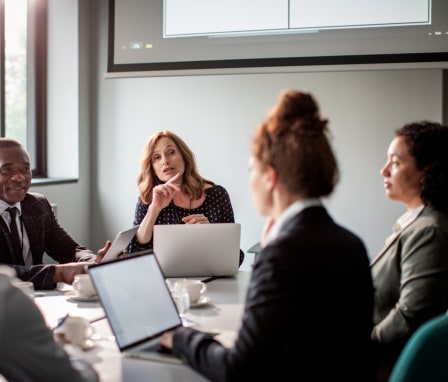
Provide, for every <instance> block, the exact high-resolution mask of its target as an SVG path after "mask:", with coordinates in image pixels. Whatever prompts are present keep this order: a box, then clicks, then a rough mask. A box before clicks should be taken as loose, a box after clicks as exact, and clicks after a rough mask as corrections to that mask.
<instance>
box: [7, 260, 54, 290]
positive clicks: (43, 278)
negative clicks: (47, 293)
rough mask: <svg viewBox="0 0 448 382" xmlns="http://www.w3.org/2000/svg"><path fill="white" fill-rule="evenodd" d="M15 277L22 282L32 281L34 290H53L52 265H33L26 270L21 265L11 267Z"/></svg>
mask: <svg viewBox="0 0 448 382" xmlns="http://www.w3.org/2000/svg"><path fill="white" fill-rule="evenodd" d="M12 267H14V269H15V270H16V273H17V277H18V278H19V279H21V280H23V281H32V282H33V284H34V288H35V289H54V288H56V284H55V283H54V282H53V277H54V265H50V264H47V265H33V266H32V267H31V268H29V269H27V268H26V267H24V266H23V265H12Z"/></svg>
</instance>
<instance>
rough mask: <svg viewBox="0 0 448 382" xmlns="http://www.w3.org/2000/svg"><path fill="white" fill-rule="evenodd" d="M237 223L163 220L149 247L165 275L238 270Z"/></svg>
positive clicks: (225, 273)
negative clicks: (187, 222)
mask: <svg viewBox="0 0 448 382" xmlns="http://www.w3.org/2000/svg"><path fill="white" fill-rule="evenodd" d="M240 237H241V224H239V223H213V224H163V225H155V226H154V230H153V243H154V246H153V249H154V253H155V254H156V256H157V259H158V260H159V263H160V266H161V268H162V271H163V273H164V275H165V277H213V276H233V275H235V274H236V273H237V272H238V268H239V256H240Z"/></svg>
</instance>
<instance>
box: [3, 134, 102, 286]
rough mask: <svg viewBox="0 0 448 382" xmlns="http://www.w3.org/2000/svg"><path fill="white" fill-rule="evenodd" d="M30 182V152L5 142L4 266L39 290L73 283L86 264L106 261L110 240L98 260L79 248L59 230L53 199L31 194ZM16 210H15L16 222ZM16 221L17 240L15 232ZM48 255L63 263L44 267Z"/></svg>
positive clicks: (6, 139) (64, 232) (63, 231)
mask: <svg viewBox="0 0 448 382" xmlns="http://www.w3.org/2000/svg"><path fill="white" fill-rule="evenodd" d="M31 179H32V173H31V165H30V158H29V155H28V153H27V151H26V150H25V148H24V147H23V146H22V145H21V144H20V142H18V141H16V140H13V139H9V138H0V214H1V217H0V262H1V263H4V264H10V265H11V266H13V267H14V268H15V270H16V272H17V275H18V276H19V278H21V279H22V280H29V281H32V282H33V283H34V286H35V288H36V289H52V288H54V287H55V286H56V283H58V282H65V283H68V284H71V283H72V282H73V279H74V276H75V275H76V274H79V273H84V272H85V266H86V264H88V263H91V262H95V261H96V262H100V261H101V259H102V258H103V256H104V254H105V253H106V252H107V250H108V249H109V246H110V241H107V242H106V245H105V247H104V248H102V249H100V250H99V251H98V253H97V255H95V254H94V253H93V252H92V251H90V250H88V249H87V248H86V247H83V246H80V245H79V244H78V243H77V242H76V241H75V240H74V239H73V238H72V237H71V236H70V235H69V234H68V233H67V232H66V231H65V230H64V228H62V227H61V226H60V225H59V223H58V221H57V218H56V216H55V215H54V212H53V209H52V207H51V205H50V203H49V201H48V199H47V198H46V197H45V196H44V195H41V194H38V193H30V192H28V191H29V188H30V187H31ZM11 208H15V209H16V216H15V217H12V216H14V215H10V212H9V209H11ZM14 221H15V223H16V226H17V231H18V238H17V239H18V240H14V235H13V233H12V232H13V228H12V227H13V225H12V223H14ZM45 253H46V254H48V256H50V257H51V258H52V259H54V260H55V261H56V262H57V263H58V264H52V265H48V264H47V265H45V264H42V261H43V260H42V259H43V255H44V254H45Z"/></svg>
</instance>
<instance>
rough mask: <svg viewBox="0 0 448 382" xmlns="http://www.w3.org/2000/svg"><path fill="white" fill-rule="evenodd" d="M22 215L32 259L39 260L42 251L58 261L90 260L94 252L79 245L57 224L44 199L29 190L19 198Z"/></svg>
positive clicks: (36, 261) (40, 260)
mask: <svg viewBox="0 0 448 382" xmlns="http://www.w3.org/2000/svg"><path fill="white" fill-rule="evenodd" d="M22 209H23V210H22V218H23V221H24V224H25V228H26V231H27V234H28V238H29V241H30V247H31V252H32V254H33V263H34V264H41V263H42V257H43V255H44V253H47V254H48V256H50V257H51V258H53V259H54V260H56V261H57V262H59V263H69V262H74V261H94V260H95V258H96V255H95V254H94V253H92V251H90V250H88V249H87V248H86V247H83V246H81V245H79V244H78V243H77V242H76V241H75V240H74V239H73V238H72V237H71V236H70V234H69V233H68V232H67V231H66V230H65V229H64V228H62V227H61V226H60V225H59V222H58V220H57V218H56V216H55V215H54V212H53V209H52V207H51V205H50V203H49V201H48V199H47V198H46V197H45V196H44V195H41V194H38V193H29V194H27V196H26V197H25V199H24V200H23V201H22Z"/></svg>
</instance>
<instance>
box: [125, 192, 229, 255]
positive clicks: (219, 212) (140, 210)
mask: <svg viewBox="0 0 448 382" xmlns="http://www.w3.org/2000/svg"><path fill="white" fill-rule="evenodd" d="M148 207H149V205H148V204H145V203H143V202H142V201H141V199H140V197H139V198H138V200H137V206H136V209H135V218H134V225H138V224H140V222H141V221H142V220H143V218H144V217H145V215H146V212H147V211H148ZM193 214H203V215H204V216H206V217H207V218H208V220H209V222H210V223H235V217H234V215H233V208H232V203H231V202H230V197H229V194H228V193H227V191H226V189H225V188H224V187H222V186H219V185H216V184H215V185H213V186H212V187H209V188H206V189H205V200H204V203H202V204H201V205H200V206H199V207H198V208H192V209H188V208H182V207H178V206H176V205H175V204H174V203H173V202H172V201H171V202H170V204H169V205H168V206H166V207H165V208H164V209H163V210H162V211H160V214H159V216H158V217H157V220H156V223H155V224H184V223H183V221H182V218H183V217H185V216H188V215H193ZM148 248H152V239H151V241H150V242H149V243H146V244H140V243H139V242H138V241H137V239H136V238H135V237H134V238H133V239H132V241H131V243H130V244H129V246H128V248H127V252H137V251H141V250H143V249H148Z"/></svg>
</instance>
